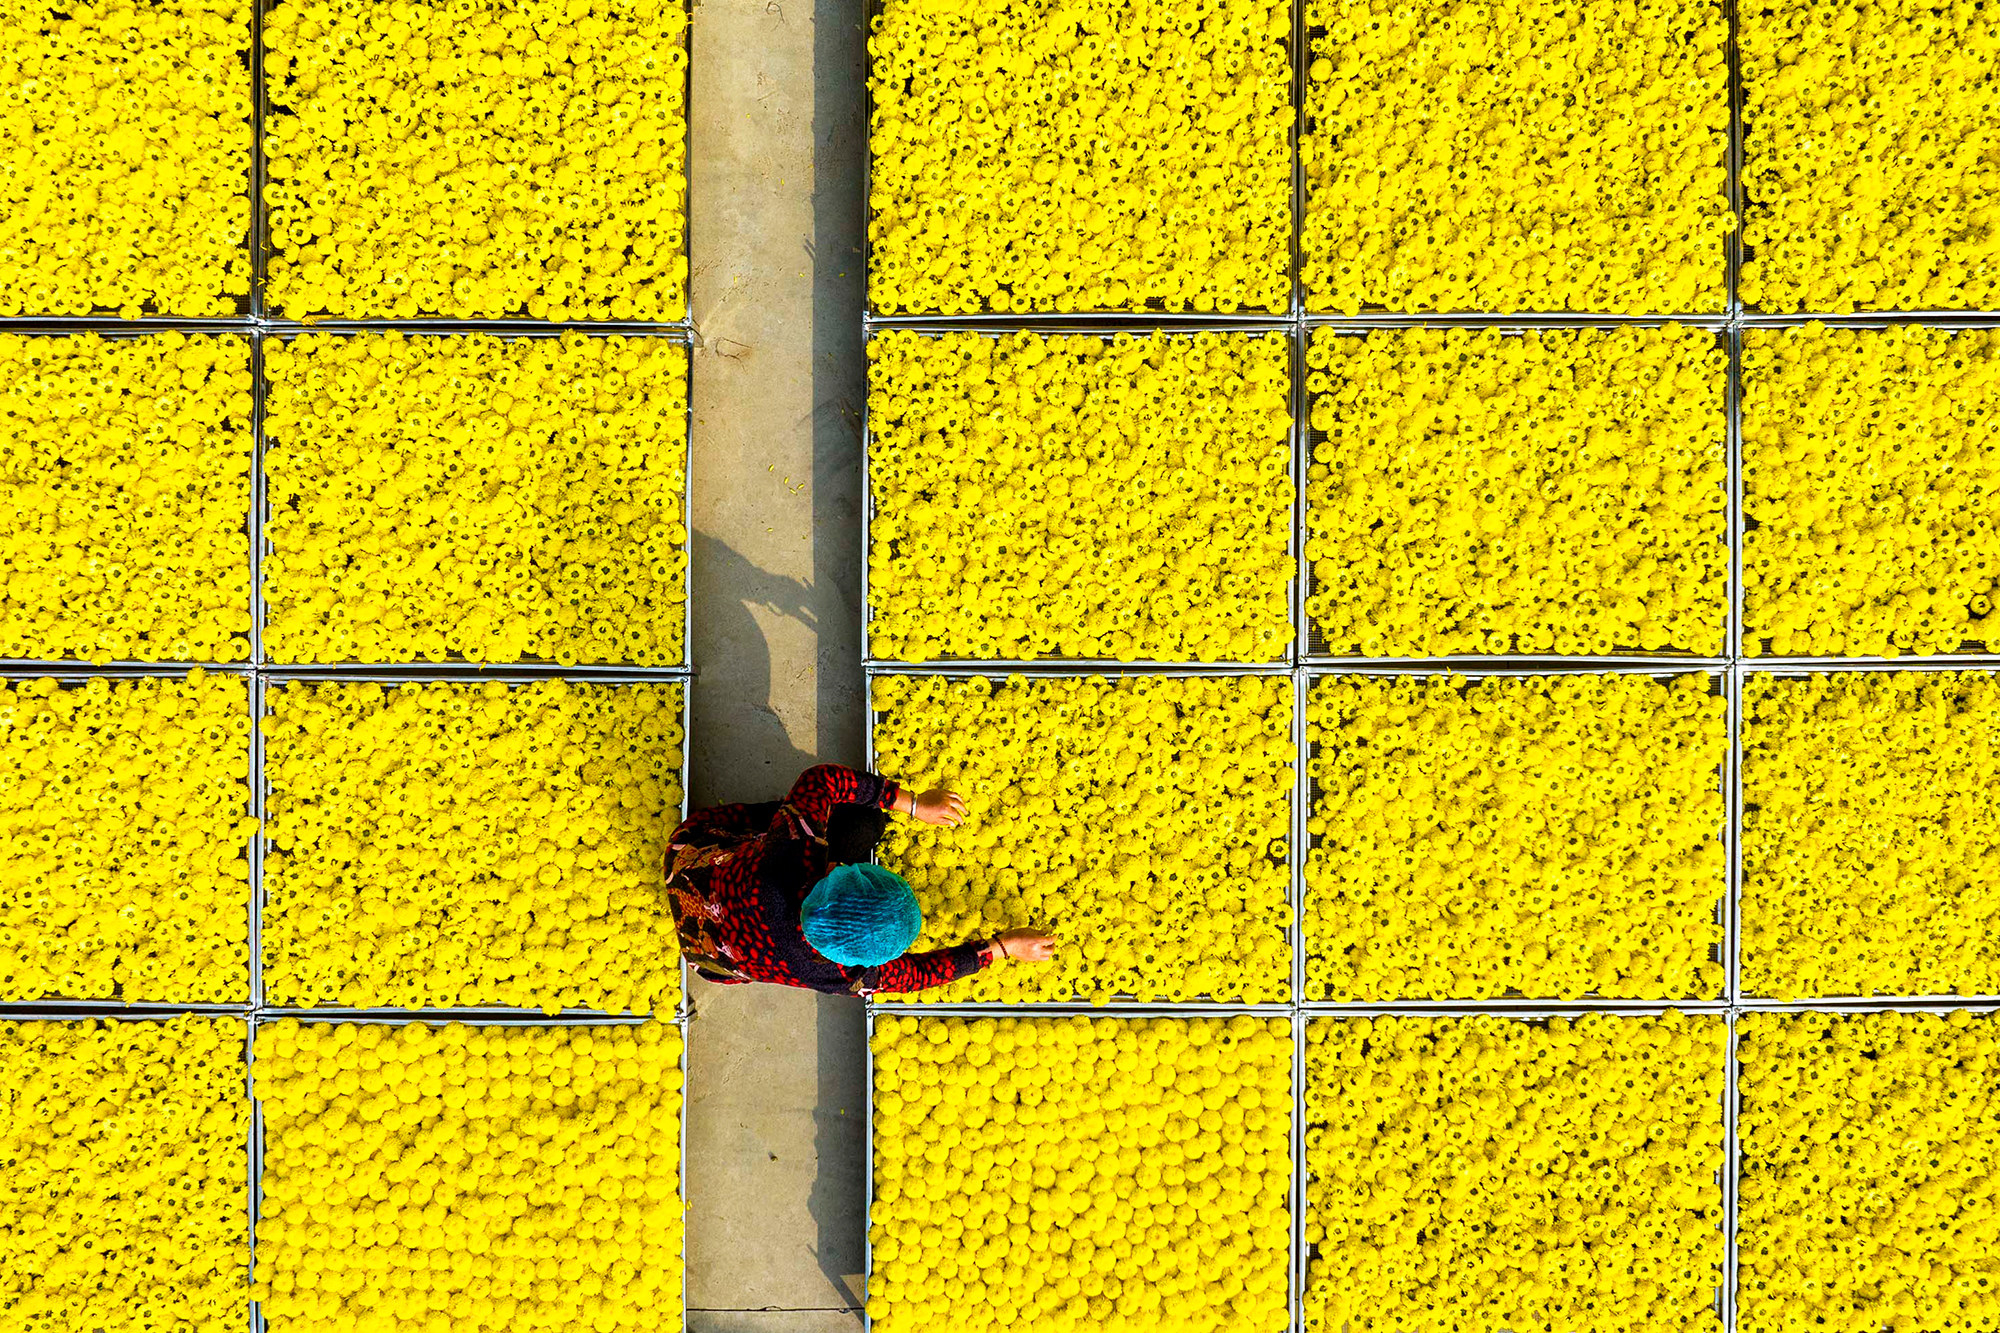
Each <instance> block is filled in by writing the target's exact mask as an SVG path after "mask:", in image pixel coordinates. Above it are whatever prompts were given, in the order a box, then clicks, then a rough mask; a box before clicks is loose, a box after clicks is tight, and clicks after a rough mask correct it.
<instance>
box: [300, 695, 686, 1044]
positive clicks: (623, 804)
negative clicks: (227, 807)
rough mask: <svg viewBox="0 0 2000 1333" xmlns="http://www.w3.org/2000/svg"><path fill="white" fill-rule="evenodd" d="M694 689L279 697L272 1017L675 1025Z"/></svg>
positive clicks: (678, 987) (678, 990) (678, 994)
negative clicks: (681, 850)
mask: <svg viewBox="0 0 2000 1333" xmlns="http://www.w3.org/2000/svg"><path fill="white" fill-rule="evenodd" d="M681 690H682V687H681V686H679V685H651V684H648V685H578V684H571V683H569V682H567V681H560V680H552V681H543V682H540V683H537V684H533V685H524V686H521V687H519V688H515V689H510V688H509V687H508V686H506V685H503V684H500V683H499V682H497V681H496V682H481V683H477V684H457V683H431V684H415V683H411V684H405V685H395V686H388V687H384V686H381V685H375V684H358V683H339V684H336V683H331V682H328V683H324V684H309V683H294V684H291V685H286V686H282V687H274V688H273V689H272V690H271V691H270V693H269V695H268V696H267V706H268V708H269V710H270V717H269V718H268V719H267V720H266V722H265V724H264V727H263V735H264V745H265V761H264V774H265V778H266V780H267V781H268V782H269V783H270V788H271V794H270V799H269V801H268V802H267V804H266V812H267V817H268V828H267V837H268V839H269V845H270V852H269V854H268V855H267V856H266V857H265V860H264V890H265V894H266V898H267V902H266V905H265V911H264V928H263V945H264V980H265V990H266V993H267V995H268V996H269V997H270V1001H271V1003H273V1004H283V1005H341V1006H345V1007H349V1008H376V1007H395V1008H403V1009H416V1008H443V1007H451V1006H468V1005H506V1006H514V1007H521V1008H528V1007H539V1008H542V1009H546V1010H547V1011H548V1012H550V1013H554V1012H556V1011H557V1010H558V1009H564V1008H588V1009H598V1010H606V1011H611V1012H621V1011H627V1010H629V1011H632V1012H635V1013H647V1012H651V1011H653V1010H655V1009H659V1010H668V1009H671V1008H672V1007H673V1006H674V1005H675V1004H676V1003H677V1002H678V1000H679V997H680V951H679V945H678V944H677V942H676V939H675V935H674V927H673V922H672V921H671V920H670V919H668V918H667V917H666V916H665V915H664V914H662V913H661V912H660V911H659V905H658V891H659V878H660V865H661V859H662V857H663V856H664V854H665V851H666V841H667V837H668V835H669V834H671V833H672V832H673V826H674V824H675V822H676V821H677V820H678V819H679V815H680V809H681V796H682V793H681V778H680V773H681V752H682V746H683V744H684V743H685V738H684V736H683V734H682V727H681Z"/></svg>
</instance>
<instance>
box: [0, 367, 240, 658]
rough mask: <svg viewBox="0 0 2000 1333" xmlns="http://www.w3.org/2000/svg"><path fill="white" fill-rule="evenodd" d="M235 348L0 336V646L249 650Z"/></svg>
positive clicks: (42, 650) (73, 653) (79, 654)
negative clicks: (0, 423)
mask: <svg viewBox="0 0 2000 1333" xmlns="http://www.w3.org/2000/svg"><path fill="white" fill-rule="evenodd" d="M250 407H251V401H250V345H249V343H248V342H247V341H245V340H244V339H241V338H230V337H213V336H209V335H203V334H197V335H194V336H188V335H185V334H181V333H162V334H158V335H156V336H153V337H146V338H111V339H106V338H100V337H98V336H97V335H95V334H90V333H84V334H77V335H75V336H71V337H59V338H51V337H23V336H21V335H18V334H0V418H4V419H5V420H6V421H7V422H8V429H7V431H6V432H5V437H4V439H0V657H16V658H33V659H44V660H54V659H58V658H66V657H74V658H84V659H87V660H90V661H93V662H109V661H113V660H136V661H146V662H240V661H247V660H248V659H249V657H250V640H249V637H248V636H249V632H250V538H249V536H248V534H247V532H246V529H247V528H248V526H249V523H250V447H251V434H250Z"/></svg>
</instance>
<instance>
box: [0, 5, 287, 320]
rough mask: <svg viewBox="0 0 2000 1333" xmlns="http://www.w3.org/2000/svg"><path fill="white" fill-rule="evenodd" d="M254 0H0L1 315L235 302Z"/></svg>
mask: <svg viewBox="0 0 2000 1333" xmlns="http://www.w3.org/2000/svg"><path fill="white" fill-rule="evenodd" d="M249 53H250V5H249V4H248V3H247V0H98V2H97V3H93V4H57V5H51V4H47V3H42V0H0V88H5V89H6V90H7V94H6V97H5V99H4V101H5V103H6V105H7V106H8V111H9V117H8V125H7V132H6V134H5V135H0V315H7V316H13V315H89V314H94V313H114V312H115V313H117V314H120V315H123V316H125V317H127V318H137V317H138V316H140V315H142V314H146V315H180V316H190V317H193V316H203V315H208V316H214V315H233V314H235V313H236V310H237V304H238V298H240V297H242V296H244V295H246V294H247V293H248V292H249V290H250V246H249V240H250V134H251V131H250V66H249V63H248V57H249Z"/></svg>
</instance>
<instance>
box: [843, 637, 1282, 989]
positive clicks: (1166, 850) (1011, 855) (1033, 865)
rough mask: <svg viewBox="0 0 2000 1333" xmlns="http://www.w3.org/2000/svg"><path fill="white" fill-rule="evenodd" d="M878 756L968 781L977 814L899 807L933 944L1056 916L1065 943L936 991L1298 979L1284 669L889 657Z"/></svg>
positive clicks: (901, 865) (890, 841) (912, 777)
mask: <svg viewBox="0 0 2000 1333" xmlns="http://www.w3.org/2000/svg"><path fill="white" fill-rule="evenodd" d="M871 702H872V705H873V707H874V709H875V710H876V712H877V719H876V723H875V756H876V765H877V767H878V768H880V769H881V771H883V772H884V773H889V774H893V775H894V776H896V777H897V778H899V779H902V780H903V781H905V782H906V783H907V784H908V785H910V786H911V787H914V788H917V789H919V790H921V789H922V788H924V787H927V786H931V785H933V784H942V785H945V786H948V787H950V788H952V789H953V790H955V791H957V792H959V793H960V794H961V795H963V796H964V797H965V800H966V805H967V808H968V812H969V813H968V817H967V819H966V822H965V825H964V827H963V828H959V829H933V828H930V827H928V826H924V825H918V824H915V823H898V824H895V825H892V826H891V828H890V830H889V834H888V837H887V838H886V839H885V840H884V842H883V844H882V849H881V860H882V863H883V864H884V865H886V866H888V867H890V868H891V869H893V870H895V871H897V872H898V873H900V874H902V875H904V876H905V877H906V878H908V879H909V881H910V883H911V885H912V886H913V887H914V888H915V889H916V892H917V900H918V901H919V902H920V903H921V904H922V905H923V910H924V933H923V935H921V936H919V937H918V939H917V941H916V943H915V944H914V945H912V946H911V947H912V948H914V949H926V948H932V947H939V946H943V945H949V944H956V943H958V942H960V941H961V940H963V939H966V938H970V937H974V936H978V937H981V938H983V937H984V936H986V935H988V934H990V933H992V931H994V930H995V929H997V928H1004V927H1009V926H1024V925H1041V926H1044V927H1047V928H1049V929H1051V930H1052V931H1053V933H1054V934H1055V935H1057V936H1058V937H1059V938H1061V939H1062V940H1063V945H1062V947H1061V948H1060V949H1059V950H1058V952H1057V954H1056V959H1055V961H1054V962H1050V963H1041V964H1036V965H1033V966H1027V965H1015V964H1009V963H1002V964H1001V965H1000V966H999V967H997V968H989V969H986V970H985V971H982V972H979V973H976V974H975V975H973V976H970V977H967V978H965V979H963V980H961V981H956V982H953V983H952V984H951V985H949V986H944V987H940V988H938V989H936V990H931V991H926V992H924V993H923V994H922V995H921V996H919V997H916V998H920V999H924V1000H941V1001H950V1000H1001V1001H1008V1002H1020V1001H1034V1000H1068V999H1074V998H1082V999H1089V1000H1094V1001H1106V1000H1110V999H1112V998H1113V997H1115V996H1122V995H1131V996H1134V997H1136V998H1138V999H1140V1000H1142V1001H1150V1000H1193V999H1197V998H1200V997H1202V996H1210V997H1213V998H1214V999H1216V1000H1227V1001H1242V1002H1245V1003H1257V1002H1261V1001H1282V1000H1286V999H1289V998H1290V992H1291V979H1290V970H1291V964H1290V954H1289V949H1288V947H1287V944H1286V938H1287V937H1286V928H1287V925H1288V917H1289V915H1290V912H1289V908H1288V907H1287V904H1286V898H1287V896H1288V895H1287V873H1286V868H1285V856H1286V849H1287V847H1288V846H1289V843H1290V838H1289V827H1290V820H1291V795H1292V788H1293V783H1294V773H1295V771H1296V770H1295V767H1294V762H1295V758H1296V755H1295V752H1294V750H1293V745H1292V689H1291V682H1290V681H1289V680H1286V679H1284V678H1282V677H1273V676H1237V677H1146V676H1136V677H1125V678H1121V679H1113V680H1106V679H1104V678H1102V677H1096V676H1093V677H1090V678H1087V679H1085V678H1074V677H1071V678H1053V679H1052V678H1027V677H1021V676H1015V677H1012V678H1010V679H1008V680H1007V681H1005V682H1004V683H996V682H994V681H991V680H988V679H985V678H983V677H975V678H973V679H970V680H952V679H946V678H942V677H936V676H888V677H882V678H879V679H877V680H876V681H875V682H874V687H873V692H872V696H871Z"/></svg>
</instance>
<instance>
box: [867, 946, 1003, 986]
mask: <svg viewBox="0 0 2000 1333" xmlns="http://www.w3.org/2000/svg"><path fill="white" fill-rule="evenodd" d="M985 966H986V943H985V941H984V940H977V941H967V942H966V943H964V944H954V945H952V946H951V947H950V948H949V949H932V950H931V951H930V952H928V953H906V954H904V955H903V956H902V957H901V958H898V959H896V960H895V961H894V962H889V963H884V964H882V966H880V967H877V968H869V969H867V970H868V971H871V972H873V973H875V975H874V976H873V977H865V978H863V982H864V984H865V985H866V986H867V988H868V989H870V990H874V991H877V992H880V993H882V994H885V995H910V994H914V993H915V992H917V991H920V990H929V989H930V988H931V987H932V986H942V985H944V984H945V983H946V982H948V981H957V980H958V979H959V978H960V977H969V976H971V975H972V974H973V973H974V972H977V971H979V970H980V969H981V968H983V967H985ZM857 970H859V969H857Z"/></svg>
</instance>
